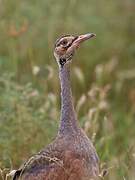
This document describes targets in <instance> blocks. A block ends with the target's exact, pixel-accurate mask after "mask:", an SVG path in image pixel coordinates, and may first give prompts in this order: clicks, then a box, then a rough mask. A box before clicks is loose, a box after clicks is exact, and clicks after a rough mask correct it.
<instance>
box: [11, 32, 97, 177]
mask: <svg viewBox="0 0 135 180" xmlns="http://www.w3.org/2000/svg"><path fill="white" fill-rule="evenodd" d="M64 37H65V36H64ZM62 38H63V37H62ZM68 38H69V35H68ZM72 38H73V36H72ZM75 38H76V36H75ZM57 43H58V42H57ZM73 52H74V51H73ZM66 55H67V56H68V54H66ZM70 55H71V51H70ZM70 55H69V56H70ZM59 67H60V66H59ZM59 74H60V82H61V98H62V109H61V120H60V127H59V131H58V135H57V137H56V139H55V140H54V142H52V143H51V144H50V145H48V146H47V147H46V148H44V149H43V150H42V151H41V152H39V153H38V154H36V155H35V156H33V157H32V158H30V159H29V160H28V161H27V162H26V163H25V164H24V165H22V167H21V168H20V169H19V170H17V171H16V173H15V175H14V178H13V180H97V179H98V175H99V165H98V163H99V160H98V156H97V154H96V151H95V148H94V147H93V145H92V143H91V141H90V140H89V139H88V137H87V136H86V135H85V133H84V132H83V130H82V129H81V128H80V127H79V125H78V121H77V116H76V113H75V110H74V106H73V101H72V92H71V88H70V65H69V63H66V62H65V64H64V65H63V66H61V67H60V70H59Z"/></svg>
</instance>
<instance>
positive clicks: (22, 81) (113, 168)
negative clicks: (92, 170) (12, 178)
mask: <svg viewBox="0 0 135 180" xmlns="http://www.w3.org/2000/svg"><path fill="white" fill-rule="evenodd" d="M88 32H94V33H96V35H97V37H96V39H92V40H91V41H87V42H86V43H84V44H83V45H82V47H81V48H80V49H79V50H78V52H77V54H76V56H75V57H74V60H73V64H72V75H71V77H72V89H73V95H74V101H75V107H76V110H77V113H78V117H79V121H80V123H81V126H82V127H83V128H84V130H85V131H86V133H87V135H88V136H89V137H91V139H92V141H93V143H94V144H95V146H96V149H97V151H98V154H99V156H100V159H101V169H107V171H108V173H107V176H106V177H105V179H107V180H128V179H129V180H133V179H135V120H134V119H135V2H134V0H117V1H114V0H108V1H106V0H101V1H95V0H85V1H82V0H69V1H66V0H58V1H55V0H39V1H36V0H29V1H27V0H23V1H17V0H10V1H9V0H0V178H1V179H4V176H5V174H6V173H8V171H9V170H10V169H15V168H18V167H19V166H20V164H22V163H23V162H24V161H25V160H26V159H27V158H28V157H30V156H31V155H32V154H34V153H36V152H38V151H39V150H40V149H41V148H43V147H44V145H46V144H48V143H49V142H51V141H52V139H53V138H54V137H55V135H56V133H57V130H58V123H59V115H60V88H59V78H58V67H57V64H56V62H55V60H54V57H53V46H54V42H55V40H56V38H57V37H59V36H60V35H62V34H70V33H71V34H82V33H88Z"/></svg>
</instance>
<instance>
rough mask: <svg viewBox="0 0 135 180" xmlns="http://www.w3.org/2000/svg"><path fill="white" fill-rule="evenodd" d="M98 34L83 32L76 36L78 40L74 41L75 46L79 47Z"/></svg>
mask: <svg viewBox="0 0 135 180" xmlns="http://www.w3.org/2000/svg"><path fill="white" fill-rule="evenodd" d="M95 36H96V34H94V33H88V34H83V35H80V36H78V37H77V38H76V40H75V41H74V42H73V46H74V47H75V48H78V47H79V46H80V44H81V43H82V42H84V41H86V40H88V39H91V38H93V37H95Z"/></svg>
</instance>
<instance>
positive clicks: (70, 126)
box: [59, 65, 78, 134]
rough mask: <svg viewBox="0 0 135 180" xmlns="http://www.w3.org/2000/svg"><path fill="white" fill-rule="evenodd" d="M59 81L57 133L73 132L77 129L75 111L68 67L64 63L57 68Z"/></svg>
mask: <svg viewBox="0 0 135 180" xmlns="http://www.w3.org/2000/svg"><path fill="white" fill-rule="evenodd" d="M59 77H60V83H61V102H62V104H61V120H60V128H59V134H68V133H74V132H76V131H77V130H78V125H77V118H76V113H75V110H74V106H73V99H72V92H71V84H70V67H69V66H68V65H64V66H63V67H61V68H60V70H59Z"/></svg>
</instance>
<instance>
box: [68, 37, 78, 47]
mask: <svg viewBox="0 0 135 180" xmlns="http://www.w3.org/2000/svg"><path fill="white" fill-rule="evenodd" d="M77 38H78V36H75V38H74V39H73V40H72V42H71V43H69V44H68V45H67V46H66V47H65V49H68V48H69V47H70V46H71V45H72V44H73V42H74V41H75V40H76V39H77Z"/></svg>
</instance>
